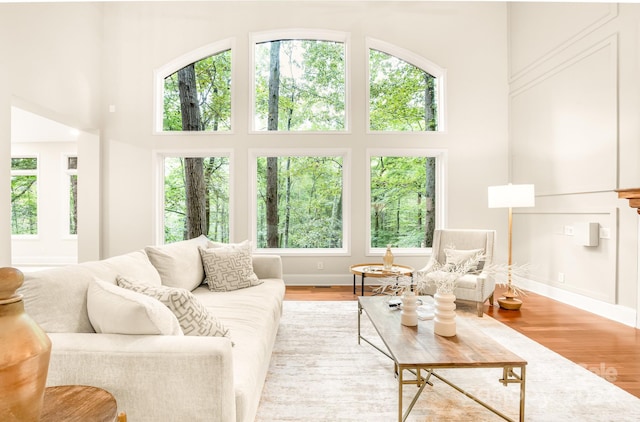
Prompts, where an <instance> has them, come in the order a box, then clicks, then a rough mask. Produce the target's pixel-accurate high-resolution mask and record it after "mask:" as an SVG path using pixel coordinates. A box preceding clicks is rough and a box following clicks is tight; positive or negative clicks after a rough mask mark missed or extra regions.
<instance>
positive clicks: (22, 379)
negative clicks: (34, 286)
mask: <svg viewBox="0 0 640 422" xmlns="http://www.w3.org/2000/svg"><path fill="white" fill-rule="evenodd" d="M23 281H24V276H23V275H22V272H20V271H19V270H17V269H15V268H8V267H4V268H0V421H3V422H13V421H21V422H31V421H34V422H36V421H38V420H39V419H40V412H41V411H42V398H43V395H44V389H45V382H46V380H47V371H48V370H49V356H50V355H51V340H49V337H47V335H46V334H45V332H44V331H43V330H42V329H41V328H40V327H39V326H38V324H36V323H35V321H33V320H32V319H31V318H30V317H29V316H28V315H27V314H26V313H25V312H24V302H23V301H22V295H19V294H17V293H16V290H17V289H18V288H19V287H20V286H21V285H22V282H23Z"/></svg>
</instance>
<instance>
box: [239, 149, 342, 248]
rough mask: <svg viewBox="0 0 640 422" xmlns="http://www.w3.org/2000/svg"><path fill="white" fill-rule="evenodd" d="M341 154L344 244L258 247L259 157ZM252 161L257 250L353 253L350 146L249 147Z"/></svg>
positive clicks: (252, 226)
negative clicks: (331, 246)
mask: <svg viewBox="0 0 640 422" xmlns="http://www.w3.org/2000/svg"><path fill="white" fill-rule="evenodd" d="M336 156H340V157H342V247H341V248H335V249H331V248H258V247H257V239H258V183H257V180H258V169H257V167H258V166H257V159H258V157H336ZM248 160H249V162H248V165H249V208H250V216H249V218H250V220H249V233H251V237H250V238H251V239H253V242H251V243H252V249H253V252H254V253H257V254H278V255H282V256H307V257H309V256H350V255H351V183H352V181H351V150H350V149H348V148H295V149H292V148H250V149H249V153H248Z"/></svg>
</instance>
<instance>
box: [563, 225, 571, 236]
mask: <svg viewBox="0 0 640 422" xmlns="http://www.w3.org/2000/svg"><path fill="white" fill-rule="evenodd" d="M564 234H565V235H567V236H573V226H564Z"/></svg>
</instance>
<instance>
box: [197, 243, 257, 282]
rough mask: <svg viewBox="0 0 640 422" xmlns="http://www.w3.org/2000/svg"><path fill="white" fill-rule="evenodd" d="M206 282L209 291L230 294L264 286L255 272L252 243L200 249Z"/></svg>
mask: <svg viewBox="0 0 640 422" xmlns="http://www.w3.org/2000/svg"><path fill="white" fill-rule="evenodd" d="M200 255H202V264H203V265H204V272H205V275H206V277H205V281H206V282H207V284H208V285H209V290H211V291H214V292H229V291H232V290H238V289H244V288H247V287H251V286H257V285H259V284H262V283H263V281H262V280H260V279H258V276H257V275H256V274H255V273H254V272H253V260H252V258H251V243H250V242H249V241H245V242H242V243H240V244H237V245H229V246H226V247H219V248H208V249H205V248H200Z"/></svg>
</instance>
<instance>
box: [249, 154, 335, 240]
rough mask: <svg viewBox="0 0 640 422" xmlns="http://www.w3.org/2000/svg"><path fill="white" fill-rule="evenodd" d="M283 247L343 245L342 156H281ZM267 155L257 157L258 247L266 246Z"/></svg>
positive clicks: (281, 237)
mask: <svg viewBox="0 0 640 422" xmlns="http://www.w3.org/2000/svg"><path fill="white" fill-rule="evenodd" d="M278 161H279V164H278V216H279V224H278V232H279V234H280V235H279V239H280V243H281V245H280V247H281V248H340V247H342V157H279V158H278ZM266 165H267V157H258V160H257V175H258V180H257V183H258V198H257V199H258V201H257V202H258V221H257V232H258V236H257V246H258V247H259V248H265V247H267V246H266V245H267V241H266V239H267V227H266V199H265V198H266V185H267V180H266Z"/></svg>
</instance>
